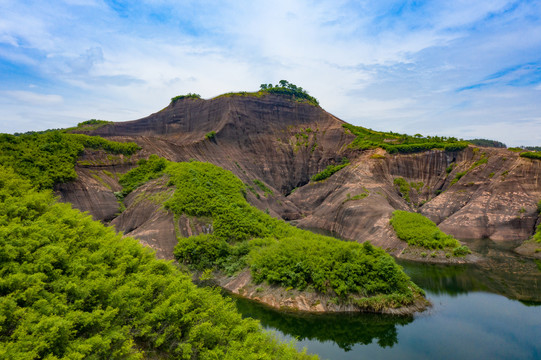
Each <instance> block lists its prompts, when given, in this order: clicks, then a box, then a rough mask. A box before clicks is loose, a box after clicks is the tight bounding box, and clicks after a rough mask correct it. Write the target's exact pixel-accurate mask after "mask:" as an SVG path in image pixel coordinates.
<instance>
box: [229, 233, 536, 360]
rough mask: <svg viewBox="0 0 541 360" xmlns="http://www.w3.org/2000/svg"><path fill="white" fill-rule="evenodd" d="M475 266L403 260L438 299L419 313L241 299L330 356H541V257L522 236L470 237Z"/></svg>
mask: <svg viewBox="0 0 541 360" xmlns="http://www.w3.org/2000/svg"><path fill="white" fill-rule="evenodd" d="M466 243H467V245H468V246H469V247H470V248H471V249H472V250H474V251H475V252H477V253H479V254H481V255H482V256H483V257H485V259H486V261H483V262H481V263H479V264H475V265H430V264H420V263H414V262H405V261H399V264H400V265H402V266H403V267H404V270H405V271H406V273H407V274H408V275H409V276H410V277H411V278H412V279H413V281H414V282H415V283H417V284H418V285H419V286H420V287H421V288H423V289H424V290H425V291H426V294H427V297H428V299H429V300H430V301H431V302H432V304H433V306H432V307H431V308H430V309H429V310H427V311H425V312H423V313H418V314H415V315H413V316H389V315H376V314H338V315H337V314H324V315H315V314H298V313H283V312H279V311H276V310H273V309H270V308H268V307H266V306H263V305H260V304H257V303H255V302H252V301H249V300H244V299H237V302H236V303H237V308H238V310H239V311H240V312H241V313H242V314H243V316H245V317H253V318H255V319H259V320H260V321H261V325H262V326H263V328H265V329H267V330H269V331H273V332H275V333H276V335H277V336H278V337H279V338H281V339H283V340H286V341H291V340H296V344H297V347H298V348H299V349H302V348H306V349H307V351H308V352H309V353H314V354H318V355H319V356H320V358H322V359H541V270H540V267H541V264H539V265H538V264H536V263H535V262H534V261H532V260H528V259H524V258H521V257H519V256H518V255H515V254H514V253H513V252H512V251H511V250H512V249H513V248H514V247H515V246H516V243H494V242H492V241H490V240H475V241H467V242H466Z"/></svg>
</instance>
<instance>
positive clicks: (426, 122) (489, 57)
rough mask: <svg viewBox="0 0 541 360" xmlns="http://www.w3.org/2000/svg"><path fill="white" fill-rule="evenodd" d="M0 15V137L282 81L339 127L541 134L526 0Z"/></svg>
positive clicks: (60, 5) (84, 0)
mask: <svg viewBox="0 0 541 360" xmlns="http://www.w3.org/2000/svg"><path fill="white" fill-rule="evenodd" d="M0 13H2V14H3V16H2V18H1V19H0V91H2V93H3V94H5V95H6V96H3V97H2V98H1V99H0V131H1V132H15V131H19V132H20V131H28V130H40V129H45V128H50V127H53V128H57V127H67V126H71V125H73V124H75V123H77V122H79V121H81V120H86V119H89V118H102V119H107V120H114V121H122V120H132V119H136V118H140V117H143V116H146V115H148V114H150V113H152V112H155V111H157V110H159V109H161V108H163V107H164V106H165V105H167V103H168V102H169V99H170V98H171V97H173V96H175V95H178V94H183V93H188V92H196V93H199V94H201V95H202V96H203V97H205V98H210V97H213V96H216V95H218V94H220V93H224V92H228V91H235V90H255V89H257V88H258V86H259V84H260V83H271V82H272V83H276V82H278V81H279V80H281V79H287V80H289V81H291V82H293V83H295V84H297V85H299V86H302V87H303V88H305V89H308V90H309V91H310V93H311V95H313V96H315V97H316V98H318V99H319V100H320V103H321V105H322V106H323V107H324V108H325V109H326V110H327V111H329V112H331V113H333V114H335V115H337V116H338V117H340V118H342V119H343V120H346V121H348V122H351V123H353V124H357V125H362V126H366V127H370V128H375V129H380V130H393V131H397V132H406V133H410V134H414V133H423V134H426V135H435V134H439V135H445V136H456V137H462V138H476V137H483V138H487V137H490V138H494V139H496V140H500V141H504V142H506V143H507V144H508V145H510V146H511V145H540V144H541V131H540V130H541V104H540V102H539V101H538V100H537V99H538V98H539V96H540V95H541V55H540V54H541V4H540V3H539V2H537V1H526V0H524V1H507V0H490V1H487V0H480V1H476V2H473V3H472V2H471V1H468V2H466V1H452V2H450V1H443V0H440V1H394V0H385V1H378V2H374V1H348V0H338V1H330V0H321V1H316V2H313V1H307V0H299V1H294V2H293V1H285V0H277V1H273V2H263V1H233V0H226V1H216V0H202V1H199V2H193V1H172V0H145V1H140V2H128V1H123V0H107V1H102V0H64V1H54V2H47V3H44V2H40V1H25V2H21V1H12V0H2V1H0ZM7 94H11V95H9V96H8V95H7ZM17 94H19V95H17ZM21 94H26V95H21ZM29 94H34V95H33V96H38V97H36V98H35V100H38V99H41V100H42V101H41V102H40V101H36V102H32V101H30V103H33V104H34V105H33V106H31V105H30V104H29V101H28V96H30V95H29ZM25 96H26V98H25ZM47 99H48V100H49V103H47V101H46V100H47ZM54 99H56V101H57V100H59V99H61V101H57V102H56V103H54V106H51V102H50V101H51V100H54ZM53 102H54V101H53Z"/></svg>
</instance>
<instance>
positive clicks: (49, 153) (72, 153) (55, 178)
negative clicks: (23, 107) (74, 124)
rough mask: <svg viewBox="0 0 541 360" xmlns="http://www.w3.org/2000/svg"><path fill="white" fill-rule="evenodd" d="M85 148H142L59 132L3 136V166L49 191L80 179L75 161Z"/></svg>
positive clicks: (0, 159)
mask: <svg viewBox="0 0 541 360" xmlns="http://www.w3.org/2000/svg"><path fill="white" fill-rule="evenodd" d="M85 149H102V150H104V151H106V152H109V153H115V154H124V155H131V154H133V153H135V152H136V151H137V150H139V149H140V148H139V146H137V144H135V143H119V142H114V141H109V140H105V139H103V138H101V137H99V136H88V135H83V134H68V133H65V132H63V131H59V130H54V131H46V132H43V133H41V134H38V133H32V134H25V135H20V136H14V135H8V134H0V165H4V166H9V167H11V168H13V169H14V170H15V171H16V172H17V173H18V174H19V175H21V176H22V177H24V178H26V179H28V180H30V181H31V182H32V183H33V184H34V185H35V186H37V187H38V188H39V189H47V188H49V189H50V188H52V187H53V186H54V185H55V184H59V183H65V182H68V181H73V180H75V179H76V178H77V174H76V172H75V162H76V161H77V158H78V157H79V155H81V154H82V153H83V151H84V150H85Z"/></svg>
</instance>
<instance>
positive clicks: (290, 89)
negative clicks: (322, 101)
mask: <svg viewBox="0 0 541 360" xmlns="http://www.w3.org/2000/svg"><path fill="white" fill-rule="evenodd" d="M260 89H261V90H260V91H262V92H264V93H270V94H279V95H286V96H289V97H291V98H293V99H294V100H295V101H297V102H306V103H308V104H311V105H314V106H319V102H318V101H317V99H316V98H314V97H313V96H310V95H309V94H308V92H307V91H306V90H304V89H303V88H302V87H300V86H297V85H294V84H292V83H290V82H288V81H286V80H280V81H279V83H278V84H277V85H274V86H272V84H262V85H261V86H260Z"/></svg>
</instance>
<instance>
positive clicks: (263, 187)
mask: <svg viewBox="0 0 541 360" xmlns="http://www.w3.org/2000/svg"><path fill="white" fill-rule="evenodd" d="M253 182H254V184H255V185H257V187H258V188H260V189H261V191H263V192H264V193H265V196H269V195H273V194H274V192H273V191H272V190H271V189H269V188H268V187H267V186H266V185H265V184H264V183H263V182H262V181H261V180H258V179H255V180H253Z"/></svg>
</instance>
